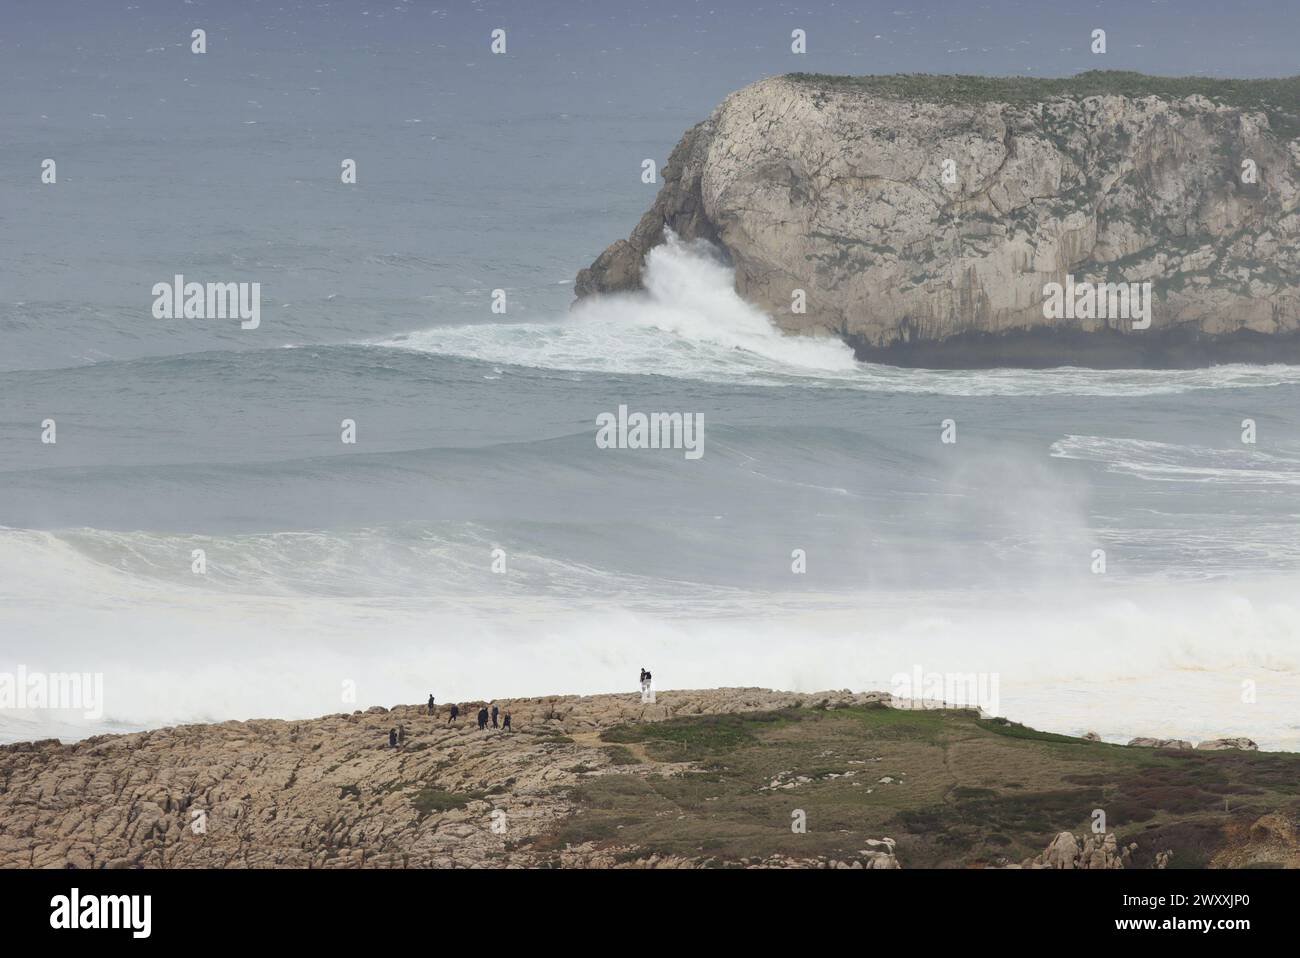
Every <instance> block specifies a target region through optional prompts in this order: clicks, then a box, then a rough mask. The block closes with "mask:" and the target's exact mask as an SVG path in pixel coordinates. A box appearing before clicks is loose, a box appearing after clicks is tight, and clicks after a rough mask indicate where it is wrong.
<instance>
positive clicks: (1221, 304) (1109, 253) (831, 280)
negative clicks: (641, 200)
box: [576, 73, 1300, 366]
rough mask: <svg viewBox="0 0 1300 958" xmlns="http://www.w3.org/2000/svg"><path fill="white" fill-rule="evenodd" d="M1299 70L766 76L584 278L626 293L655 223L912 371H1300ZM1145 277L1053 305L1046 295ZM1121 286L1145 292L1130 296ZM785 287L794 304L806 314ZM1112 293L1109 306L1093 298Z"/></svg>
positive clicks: (699, 130)
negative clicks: (1246, 75) (1145, 297)
mask: <svg viewBox="0 0 1300 958" xmlns="http://www.w3.org/2000/svg"><path fill="white" fill-rule="evenodd" d="M1298 91H1300V79H1292V80H1280V81H1210V80H1198V79H1195V78H1187V79H1181V80H1180V79H1162V78H1151V77H1141V76H1138V75H1133V74H1105V73H1102V74H1084V75H1082V76H1080V77H1075V78H1071V79H1067V80H1051V81H1022V80H990V79H984V78H974V77H879V78H873V77H864V78H856V79H855V78H835V77H810V76H803V75H792V76H785V77H776V78H772V79H768V80H763V81H761V82H759V83H756V84H753V85H752V86H749V87H746V88H745V89H743V90H741V91H739V92H737V93H735V94H733V95H731V96H730V97H728V98H727V99H726V100H725V101H724V102H723V103H722V105H721V106H719V107H718V108H717V109H716V110H715V111H714V113H713V115H712V116H711V117H709V119H708V120H706V121H705V122H703V123H701V124H699V125H698V126H696V127H694V128H693V129H691V130H690V131H689V132H688V133H687V134H686V135H685V137H683V139H682V141H681V143H680V144H679V145H678V146H677V148H676V149H675V150H674V151H673V154H672V156H671V158H670V160H669V162H668V163H667V164H666V165H665V167H664V169H663V179H664V185H663V187H662V189H661V191H660V193H659V196H658V198H657V199H656V201H655V204H654V206H653V207H652V208H651V210H650V211H649V212H647V213H646V214H645V216H644V217H643V218H642V220H641V222H640V223H639V224H638V225H637V227H636V229H635V230H634V231H633V233H632V235H631V236H630V237H629V239H627V240H620V241H619V242H617V243H615V244H614V245H613V246H611V247H610V248H609V249H607V250H606V251H605V252H604V253H602V254H601V255H600V257H599V258H598V259H597V260H596V261H595V263H593V264H592V266H591V267H590V268H588V269H585V270H583V271H582V272H581V273H579V275H578V280H577V286H576V290H577V293H578V295H579V296H584V295H587V294H590V293H593V292H609V291H618V290H628V289H635V288H636V287H637V286H638V285H639V282H640V271H641V260H642V257H643V256H644V255H645V252H646V251H647V250H648V249H649V248H650V247H652V246H653V245H655V244H656V243H658V242H660V241H661V240H662V234H663V229H664V227H669V228H671V229H673V230H674V231H676V232H677V233H678V234H679V235H681V236H683V237H685V238H687V239H692V238H695V237H704V238H707V239H710V240H712V241H714V242H716V243H718V244H719V245H721V246H722V247H724V248H725V250H726V251H727V253H728V254H729V255H730V257H731V259H732V262H733V263H734V265H735V269H736V287H737V291H738V292H739V293H740V294H741V295H742V296H743V297H744V298H745V299H747V300H749V301H751V302H753V303H755V304H756V305H758V306H760V307H761V308H763V309H764V310H766V311H767V312H768V314H769V315H770V316H771V317H772V318H773V319H774V321H775V322H777V323H778V324H779V325H780V326H781V327H782V328H784V329H785V330H787V331H790V332H800V333H822V334H831V335H838V336H840V337H842V338H844V339H845V340H847V341H848V342H849V343H851V344H852V345H853V346H854V347H855V348H856V349H857V351H858V354H859V356H860V357H862V358H865V359H879V360H882V361H887V362H897V363H901V364H911V363H917V364H930V365H958V366H960V365H986V364H998V363H1007V364H1011V365H1054V364H1058V363H1080V364H1091V365H1102V366H1133V365H1194V364H1199V363H1203V362H1209V361H1215V360H1234V359H1237V360H1247V361H1251V360H1268V361H1279V360H1280V359H1284V358H1287V357H1290V358H1294V359H1300V251H1298V250H1297V239H1300V215H1298V213H1297V206H1298V205H1300V189H1298V188H1297V183H1298V182H1300V140H1297V139H1296V138H1295V136H1296V133H1297V124H1296V115H1295V112H1294V107H1295V100H1296V99H1297V94H1298ZM1053 283H1056V284H1060V285H1061V287H1062V288H1063V289H1064V290H1065V296H1066V297H1067V298H1069V296H1070V293H1071V289H1072V286H1071V284H1073V288H1074V289H1079V290H1081V289H1083V288H1084V287H1086V286H1087V285H1088V284H1098V285H1099V284H1105V283H1113V284H1126V288H1127V289H1131V290H1132V291H1133V295H1134V300H1133V304H1132V305H1133V306H1134V307H1136V305H1137V304H1138V302H1139V300H1138V297H1139V296H1140V295H1141V291H1142V284H1144V283H1150V284H1151V285H1150V287H1149V290H1150V292H1149V296H1150V304H1149V305H1150V309H1149V325H1146V323H1145V321H1144V319H1145V318H1144V317H1143V316H1142V315H1141V313H1140V312H1138V311H1137V310H1136V309H1131V310H1130V312H1129V313H1127V314H1123V315H1114V313H1115V312H1116V309H1115V302H1114V301H1113V300H1112V302H1111V308H1110V310H1109V312H1110V313H1111V315H1106V313H1107V310H1106V309H1105V308H1096V309H1093V310H1092V315H1089V309H1088V308H1084V307H1082V300H1080V305H1081V308H1079V309H1077V310H1076V309H1073V308H1072V306H1073V304H1071V306H1067V307H1066V308H1065V309H1064V310H1056V314H1055V315H1050V314H1051V313H1052V310H1051V309H1049V310H1048V311H1047V312H1048V314H1049V315H1045V309H1044V304H1045V299H1047V298H1048V297H1049V296H1050V292H1049V290H1050V289H1051V287H1050V284H1053ZM1127 284H1135V285H1132V286H1128V285H1127ZM796 290H803V297H804V299H805V309H804V311H803V312H800V311H799V310H798V303H797V302H796V299H797V297H798V295H799V294H797V293H796ZM1105 298H1106V293H1105V292H1103V294H1102V299H1105Z"/></svg>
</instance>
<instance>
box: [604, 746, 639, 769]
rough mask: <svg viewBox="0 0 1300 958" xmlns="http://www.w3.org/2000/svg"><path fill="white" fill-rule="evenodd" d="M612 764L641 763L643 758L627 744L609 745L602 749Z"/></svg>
mask: <svg viewBox="0 0 1300 958" xmlns="http://www.w3.org/2000/svg"><path fill="white" fill-rule="evenodd" d="M601 751H602V752H604V753H605V757H606V758H607V759H609V764H610V765H640V764H641V760H640V759H639V758H637V757H636V756H635V755H633V754H632V750H631V749H630V748H628V747H627V746H626V745H609V746H606V747H605V748H603V749H601Z"/></svg>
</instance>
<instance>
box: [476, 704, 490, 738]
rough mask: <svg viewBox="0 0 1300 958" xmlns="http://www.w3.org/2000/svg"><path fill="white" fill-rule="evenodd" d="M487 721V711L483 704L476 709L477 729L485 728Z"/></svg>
mask: <svg viewBox="0 0 1300 958" xmlns="http://www.w3.org/2000/svg"><path fill="white" fill-rule="evenodd" d="M487 723H488V711H487V706H486V705H485V706H483V707H482V708H481V709H479V710H478V730H479V731H480V732H481V731H483V730H484V729H485V728H487Z"/></svg>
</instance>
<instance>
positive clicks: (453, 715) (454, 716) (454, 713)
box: [447, 705, 460, 725]
mask: <svg viewBox="0 0 1300 958" xmlns="http://www.w3.org/2000/svg"><path fill="white" fill-rule="evenodd" d="M459 719H460V706H459V705H453V706H452V707H451V711H450V712H448V713H447V724H448V725H450V724H451V723H452V722H456V721H458V720H459Z"/></svg>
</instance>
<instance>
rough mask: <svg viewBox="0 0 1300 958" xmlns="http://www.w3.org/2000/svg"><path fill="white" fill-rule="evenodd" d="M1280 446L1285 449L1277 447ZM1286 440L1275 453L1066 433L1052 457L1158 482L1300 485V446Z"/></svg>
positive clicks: (1055, 445)
mask: <svg viewBox="0 0 1300 958" xmlns="http://www.w3.org/2000/svg"><path fill="white" fill-rule="evenodd" d="M1278 448H1280V449H1281V451H1280V452H1279V451H1277V449H1278ZM1294 448H1295V447H1294V445H1288V444H1283V445H1282V446H1280V447H1276V448H1274V450H1273V451H1269V450H1267V449H1261V448H1259V447H1258V446H1254V445H1247V444H1241V445H1238V446H1233V447H1225V448H1213V447H1209V446H1191V445H1178V444H1175V443H1166V442H1153V441H1150V440H1146V439H1129V438H1114V437H1109V436H1066V437H1065V438H1063V439H1060V440H1058V441H1057V442H1054V443H1052V456H1053V457H1054V458H1057V459H1077V460H1083V461H1087V462H1098V463H1104V464H1105V465H1106V467H1107V470H1108V471H1110V472H1115V473H1121V474H1124V475H1129V476H1134V477H1136V478H1138V479H1146V480H1151V481H1158V482H1196V483H1227V484H1239V485H1250V486H1259V485H1288V486H1294V485H1300V450H1298V451H1295V452H1289V450H1293V449H1294Z"/></svg>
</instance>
